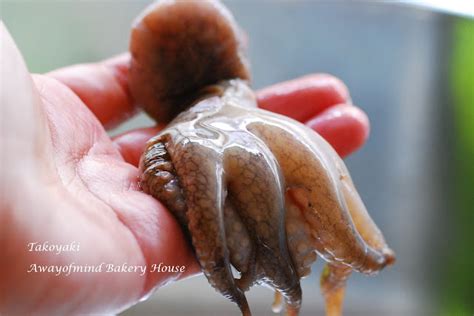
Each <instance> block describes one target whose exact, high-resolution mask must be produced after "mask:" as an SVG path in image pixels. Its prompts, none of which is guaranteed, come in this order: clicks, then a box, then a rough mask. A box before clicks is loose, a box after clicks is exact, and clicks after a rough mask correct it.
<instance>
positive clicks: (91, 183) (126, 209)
mask: <svg viewBox="0 0 474 316" xmlns="http://www.w3.org/2000/svg"><path fill="white" fill-rule="evenodd" d="M35 83H36V86H37V88H38V90H39V91H40V93H41V101H42V102H41V106H42V110H43V111H44V113H45V114H46V117H45V119H46V121H47V126H48V127H49V131H48V130H45V131H44V132H45V134H46V135H47V137H46V138H47V140H46V144H45V147H49V146H50V148H51V151H50V153H51V157H46V159H48V160H50V162H51V161H52V167H51V168H47V169H46V172H45V174H43V175H42V177H40V178H38V179H35V182H36V184H35V185H36V187H37V192H36V193H37V194H38V197H41V201H37V200H33V199H32V200H31V203H32V204H31V205H29V207H31V208H32V209H38V207H40V206H39V205H38V203H40V205H41V208H40V209H38V211H41V212H43V214H42V216H38V218H35V217H32V218H29V219H28V220H31V221H33V222H32V223H31V225H34V226H35V227H36V230H33V231H29V233H30V234H29V235H25V236H24V239H25V240H26V241H27V243H29V242H33V241H38V242H43V241H49V242H50V243H57V244H63V245H64V244H68V243H70V242H77V243H79V244H80V251H79V252H75V253H65V254H61V255H56V254H54V253H53V252H43V253H38V252H25V251H24V249H25V245H21V247H20V248H19V249H21V254H22V255H23V256H22V259H23V260H22V262H23V270H24V271H27V270H29V269H30V267H31V264H42V265H69V264H71V263H75V264H77V265H84V266H85V265H96V266H97V265H100V264H101V263H102V262H105V263H107V264H108V263H112V264H116V265H122V264H123V263H127V265H130V266H143V265H145V264H152V263H160V262H164V263H165V264H169V265H178V264H179V265H188V268H189V269H191V271H190V272H192V270H193V269H194V261H193V259H192V256H191V254H190V252H189V249H188V247H187V246H186V244H185V241H184V240H183V236H182V234H181V233H180V230H179V228H178V227H177V225H176V223H175V221H174V220H173V219H172V218H171V217H170V215H169V214H168V213H167V212H166V211H165V210H164V209H163V207H162V206H161V205H160V204H159V202H157V201H156V200H154V199H153V198H151V197H150V196H148V195H146V194H144V193H142V192H140V190H139V188H138V185H137V178H138V169H137V168H136V167H135V166H133V165H131V164H129V163H127V162H125V161H124V159H123V158H122V156H121V154H120V153H119V151H118V149H117V148H116V146H115V145H114V143H113V142H112V140H111V139H110V138H109V136H108V135H107V133H106V132H105V130H104V128H103V127H102V125H101V123H100V122H99V121H98V120H97V118H96V117H95V116H94V115H93V114H92V113H91V112H90V110H89V109H88V108H87V107H86V106H85V104H83V103H82V101H81V100H80V99H79V98H78V97H77V96H76V95H75V94H73V93H72V92H71V91H70V89H69V88H67V87H66V86H64V85H61V84H60V83H58V82H56V81H54V80H51V79H48V78H45V77H39V78H36V80H35ZM48 132H49V133H48ZM32 158H34V157H32ZM41 158H42V159H44V158H45V157H41ZM46 163H48V162H46ZM40 164H41V163H40ZM13 167H14V166H12V168H13ZM23 175H24V176H28V174H25V173H23ZM31 180H32V179H29V180H28V181H31ZM19 181H20V182H21V179H19ZM46 212H47V214H46ZM15 230H16V229H15ZM7 264H8V262H7ZM12 264H16V265H18V261H16V262H15V263H14V262H12ZM104 270H105V267H104ZM32 276H33V277H34V278H36V279H37V282H33V283H32V282H31V277H32ZM170 277H173V278H175V277H176V276H175V275H165V274H160V275H158V274H146V275H143V276H142V275H140V272H139V271H137V272H132V273H128V272H127V273H109V274H107V273H103V274H97V275H95V276H94V277H89V278H87V277H81V275H80V274H79V275H77V276H72V277H71V276H67V277H66V276H59V277H55V278H51V277H50V275H48V274H44V273H38V274H35V275H31V274H29V275H28V278H23V280H25V282H26V280H27V281H28V282H27V283H25V284H24V286H25V290H26V288H28V290H29V291H30V290H31V288H30V287H31V284H36V285H38V286H39V287H40V288H44V287H45V286H46V288H48V291H50V292H52V293H49V294H50V295H48V297H57V294H58V293H61V295H63V296H64V299H65V300H66V301H70V299H71V297H77V289H79V291H81V292H82V294H83V295H81V296H82V299H83V302H84V303H85V304H86V305H87V308H90V311H94V310H96V306H94V302H95V301H96V300H97V302H96V303H97V304H100V305H101V306H102V307H103V306H104V303H105V305H107V303H109V302H110V303H111V304H112V303H113V304H115V306H114V309H116V308H119V309H120V308H121V307H124V306H126V305H127V304H131V303H133V302H134V301H136V300H137V299H139V298H140V296H141V295H143V294H145V293H146V291H148V290H150V288H151V287H153V286H155V285H156V284H157V283H161V282H165V281H167V280H168V279H169V278H170ZM71 278H72V279H73V282H71V281H72V280H71ZM17 280H18V278H17ZM104 282H106V283H104ZM17 284H18V282H17ZM18 285H19V286H20V284H18ZM30 298H31V300H33V301H34V300H35V298H34V297H30ZM108 301H109V302H108ZM117 301H118V302H120V304H121V305H122V306H120V305H119V306H117V305H116V304H117ZM91 303H92V304H91ZM84 307H85V306H81V307H80V310H84Z"/></svg>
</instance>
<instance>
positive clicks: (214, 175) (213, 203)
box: [168, 139, 250, 315]
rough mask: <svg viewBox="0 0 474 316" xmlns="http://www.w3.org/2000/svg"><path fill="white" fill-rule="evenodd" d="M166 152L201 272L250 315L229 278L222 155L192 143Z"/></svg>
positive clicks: (195, 142)
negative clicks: (182, 196) (180, 192)
mask: <svg viewBox="0 0 474 316" xmlns="http://www.w3.org/2000/svg"><path fill="white" fill-rule="evenodd" d="M168 151H169V154H170V156H171V158H172V159H173V162H174V166H175V168H176V170H177V172H178V177H179V178H180V180H181V183H182V185H183V188H184V191H185V195H186V204H187V212H186V217H187V220H188V228H189V232H190V234H191V236H192V243H193V246H194V249H195V251H196V256H197V258H198V260H199V263H200V265H201V268H202V270H203V272H204V274H205V276H206V277H207V279H208V280H209V283H210V284H211V285H212V286H213V287H214V288H216V289H217V290H218V291H219V292H220V293H222V295H224V296H225V297H227V298H229V299H230V300H232V301H233V302H235V303H237V305H238V306H239V308H240V309H241V311H242V315H250V308H249V306H248V302H247V299H246V298H245V294H244V292H243V291H242V290H241V289H240V288H239V287H238V286H237V285H236V283H235V280H234V277H233V275H232V270H231V266H230V260H229V251H228V248H227V245H226V236H225V226H224V202H225V198H226V190H225V179H224V170H223V168H222V154H221V152H220V151H219V150H215V149H214V148H212V146H209V147H208V146H205V145H203V144H202V143H201V142H199V141H194V140H191V139H183V140H182V141H180V142H179V143H174V144H173V146H169V147H168ZM190 175H192V176H190Z"/></svg>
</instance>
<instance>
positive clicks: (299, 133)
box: [248, 113, 387, 272]
mask: <svg viewBox="0 0 474 316" xmlns="http://www.w3.org/2000/svg"><path fill="white" fill-rule="evenodd" d="M265 116H266V117H267V119H268V120H267V123H266V124H258V123H257V124H255V123H254V124H251V125H249V127H248V128H249V130H251V131H252V132H254V133H255V134H257V135H258V136H259V137H260V138H262V139H263V140H264V141H265V142H266V143H267V145H268V146H269V147H270V149H271V150H272V152H273V153H274V154H275V156H276V157H277V159H278V162H279V163H280V165H281V166H282V170H283V172H284V175H285V179H286V181H287V186H288V187H289V188H290V194H291V195H292V197H293V199H294V201H296V202H297V204H298V206H299V207H300V208H301V209H303V210H304V212H303V214H304V216H305V219H306V221H307V222H308V223H309V224H310V226H311V229H312V231H313V235H314V237H315V240H316V245H315V246H316V248H317V250H318V252H319V253H320V255H321V256H323V257H324V258H325V259H326V260H328V261H336V262H343V263H345V264H347V265H350V266H351V267H352V268H353V269H355V270H357V271H361V272H365V271H376V270H380V269H381V268H382V267H383V266H385V265H386V263H387V262H386V261H387V260H386V258H385V253H382V252H380V251H377V250H375V249H373V248H372V247H371V246H370V245H369V244H367V243H366V242H365V240H364V239H363V238H362V237H361V236H360V234H359V233H358V232H357V229H356V227H355V226H354V223H353V222H352V219H351V214H350V212H349V210H348V206H347V205H346V202H345V201H344V196H342V193H341V192H340V189H341V188H340V186H341V184H340V179H339V178H337V176H336V175H337V174H339V172H338V170H337V168H336V162H338V160H337V159H340V158H339V157H338V156H337V154H335V152H334V150H333V149H332V148H331V147H330V146H329V145H328V144H327V143H326V142H325V141H324V140H323V139H322V138H321V137H320V136H319V135H317V134H316V133H314V131H312V130H309V131H308V130H307V129H309V128H307V127H305V126H303V125H301V126H300V125H299V124H287V123H286V122H282V121H283V120H281V119H280V120H279V117H278V116H277V115H272V114H267V113H265ZM272 121H274V122H278V123H279V125H274V124H272ZM304 138H309V139H307V140H304ZM303 141H304V143H303Z"/></svg>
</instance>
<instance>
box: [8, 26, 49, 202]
mask: <svg viewBox="0 0 474 316" xmlns="http://www.w3.org/2000/svg"><path fill="white" fill-rule="evenodd" d="M0 40H1V43H2V45H1V52H2V53H1V56H2V58H1V59H0V73H1V77H0V78H1V90H0V101H1V103H0V104H1V108H0V120H1V122H0V129H1V133H0V179H2V183H3V184H2V186H4V185H5V184H8V186H6V187H2V188H1V192H2V194H3V193H7V195H5V196H8V194H13V193H14V192H15V191H19V190H15V188H16V189H17V188H18V186H17V185H18V181H22V180H25V182H26V183H21V184H22V185H27V183H28V182H30V183H31V180H32V177H42V175H44V174H45V173H46V172H49V171H51V170H53V169H52V166H51V161H52V159H50V158H51V156H52V147H51V144H50V137H49V132H48V125H47V121H46V117H45V115H44V113H43V110H42V106H41V100H40V97H39V94H38V92H37V90H36V88H35V86H34V83H33V81H32V78H31V75H30V74H29V72H28V69H27V68H26V65H25V62H24V60H23V57H22V56H21V53H20V51H19V50H18V48H17V46H16V45H15V42H14V41H13V39H12V37H11V36H10V34H9V33H8V30H7V29H6V27H5V25H4V24H3V22H1V21H0ZM25 176H26V179H25ZM4 190H11V192H6V191H4ZM2 200H3V199H2Z"/></svg>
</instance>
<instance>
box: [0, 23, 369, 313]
mask: <svg viewBox="0 0 474 316" xmlns="http://www.w3.org/2000/svg"><path fill="white" fill-rule="evenodd" d="M1 42H2V48H1V49H2V54H1V56H2V58H1V60H0V62H1V67H0V70H1V78H2V89H1V115H0V120H1V124H0V126H1V134H0V144H1V147H0V157H1V160H0V249H2V256H1V259H0V312H2V313H6V314H25V313H32V312H36V313H44V314H45V313H47V314H78V313H117V312H119V311H121V310H124V309H126V308H127V307H129V306H131V305H133V304H135V303H136V302H137V301H138V300H139V299H140V298H141V297H143V296H144V295H146V294H148V293H149V292H150V291H152V290H153V289H155V288H157V287H159V286H162V285H164V284H166V283H168V282H172V281H175V280H178V279H182V278H185V277H187V276H191V275H194V274H197V273H199V267H198V265H197V263H196V261H195V259H194V255H193V253H192V251H191V248H190V247H189V246H188V244H187V243H186V241H185V238H184V236H183V234H182V232H181V229H180V227H179V225H178V224H177V222H176V220H175V219H174V218H173V216H172V215H171V214H170V213H169V212H168V211H167V210H166V209H165V208H164V207H163V206H162V204H161V203H160V202H158V201H157V200H155V199H153V198H152V197H151V196H149V195H147V194H144V193H143V192H141V190H140V188H139V186H138V176H139V171H138V168H137V165H138V160H139V157H140V155H141V154H142V152H143V149H144V146H145V143H146V141H147V140H148V139H149V138H151V137H152V136H154V135H155V134H156V133H157V132H158V131H159V130H160V129H161V128H162V126H156V127H148V128H141V129H136V130H133V131H129V132H126V133H124V134H122V135H119V136H117V137H115V138H113V139H111V138H110V137H109V136H108V135H107V132H106V130H107V129H109V128H112V127H114V126H116V125H117V124H119V123H121V122H124V121H126V120H127V119H129V118H130V117H131V116H132V115H133V114H134V113H136V112H137V108H136V106H135V104H134V102H133V100H132V98H131V97H130V94H129V92H128V88H127V86H128V84H127V68H128V62H129V56H128V55H127V54H124V55H120V56H119V57H116V58H113V59H110V60H107V61H104V62H99V63H94V64H84V65H77V66H71V67H67V68H64V69H59V70H56V71H53V72H51V73H48V74H46V75H30V74H29V72H28V70H27V68H26V66H25V63H24V61H23V59H22V57H21V54H20V52H19V51H18V49H17V48H16V46H15V44H14V42H13V40H12V39H11V37H10V35H9V34H8V32H7V30H6V28H5V27H4V26H3V24H2V25H1ZM257 98H258V104H259V106H260V107H262V108H264V109H267V110H271V111H274V112H277V113H281V114H285V115H287V116H290V117H292V118H294V119H297V120H299V121H301V122H304V123H306V124H307V125H308V126H309V127H311V128H313V129H314V130H316V131H317V132H319V133H320V134H321V135H322V136H323V137H324V138H325V139H326V140H327V141H328V142H329V143H330V144H331V145H332V146H333V147H334V148H335V149H336V151H337V152H338V153H339V154H340V155H342V156H346V155H348V154H350V153H352V152H354V151H355V150H357V149H358V148H360V147H361V146H362V145H363V143H364V142H365V140H366V139H367V136H368V132H369V123H368V120H367V117H366V115H365V114H364V113H363V112H362V111H361V110H360V109H359V108H357V107H355V106H353V105H352V104H351V101H350V97H349V93H348V90H347V88H346V87H345V86H344V84H343V83H342V82H341V81H340V80H338V79H336V78H334V77H332V76H330V75H326V74H316V75H310V76H306V77H302V78H299V79H295V80H292V81H289V82H284V83H280V84H277V85H274V86H271V87H268V88H265V89H263V90H261V91H259V92H258V93H257ZM35 241H49V242H50V243H57V244H67V243H70V242H72V241H76V242H78V243H80V251H79V252H70V253H63V254H61V255H55V254H54V253H50V252H29V251H27V244H28V243H29V242H35ZM72 262H74V263H76V264H78V265H81V264H82V265H86V264H87V265H97V264H100V263H101V262H110V263H116V264H119V265H121V264H123V263H128V264H129V265H143V264H153V263H157V264H159V263H160V262H163V263H164V264H166V265H185V266H186V272H185V273H182V274H175V273H174V274H172V273H153V274H151V273H147V274H146V275H145V276H140V275H139V273H138V272H137V273H108V274H107V273H101V274H96V273H91V274H85V273H82V274H72V275H70V276H67V277H66V276H58V277H55V276H53V275H52V274H48V273H36V274H34V273H27V272H26V271H27V270H28V267H29V266H30V264H32V263H37V264H42V265H69V264H70V263H72Z"/></svg>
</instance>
